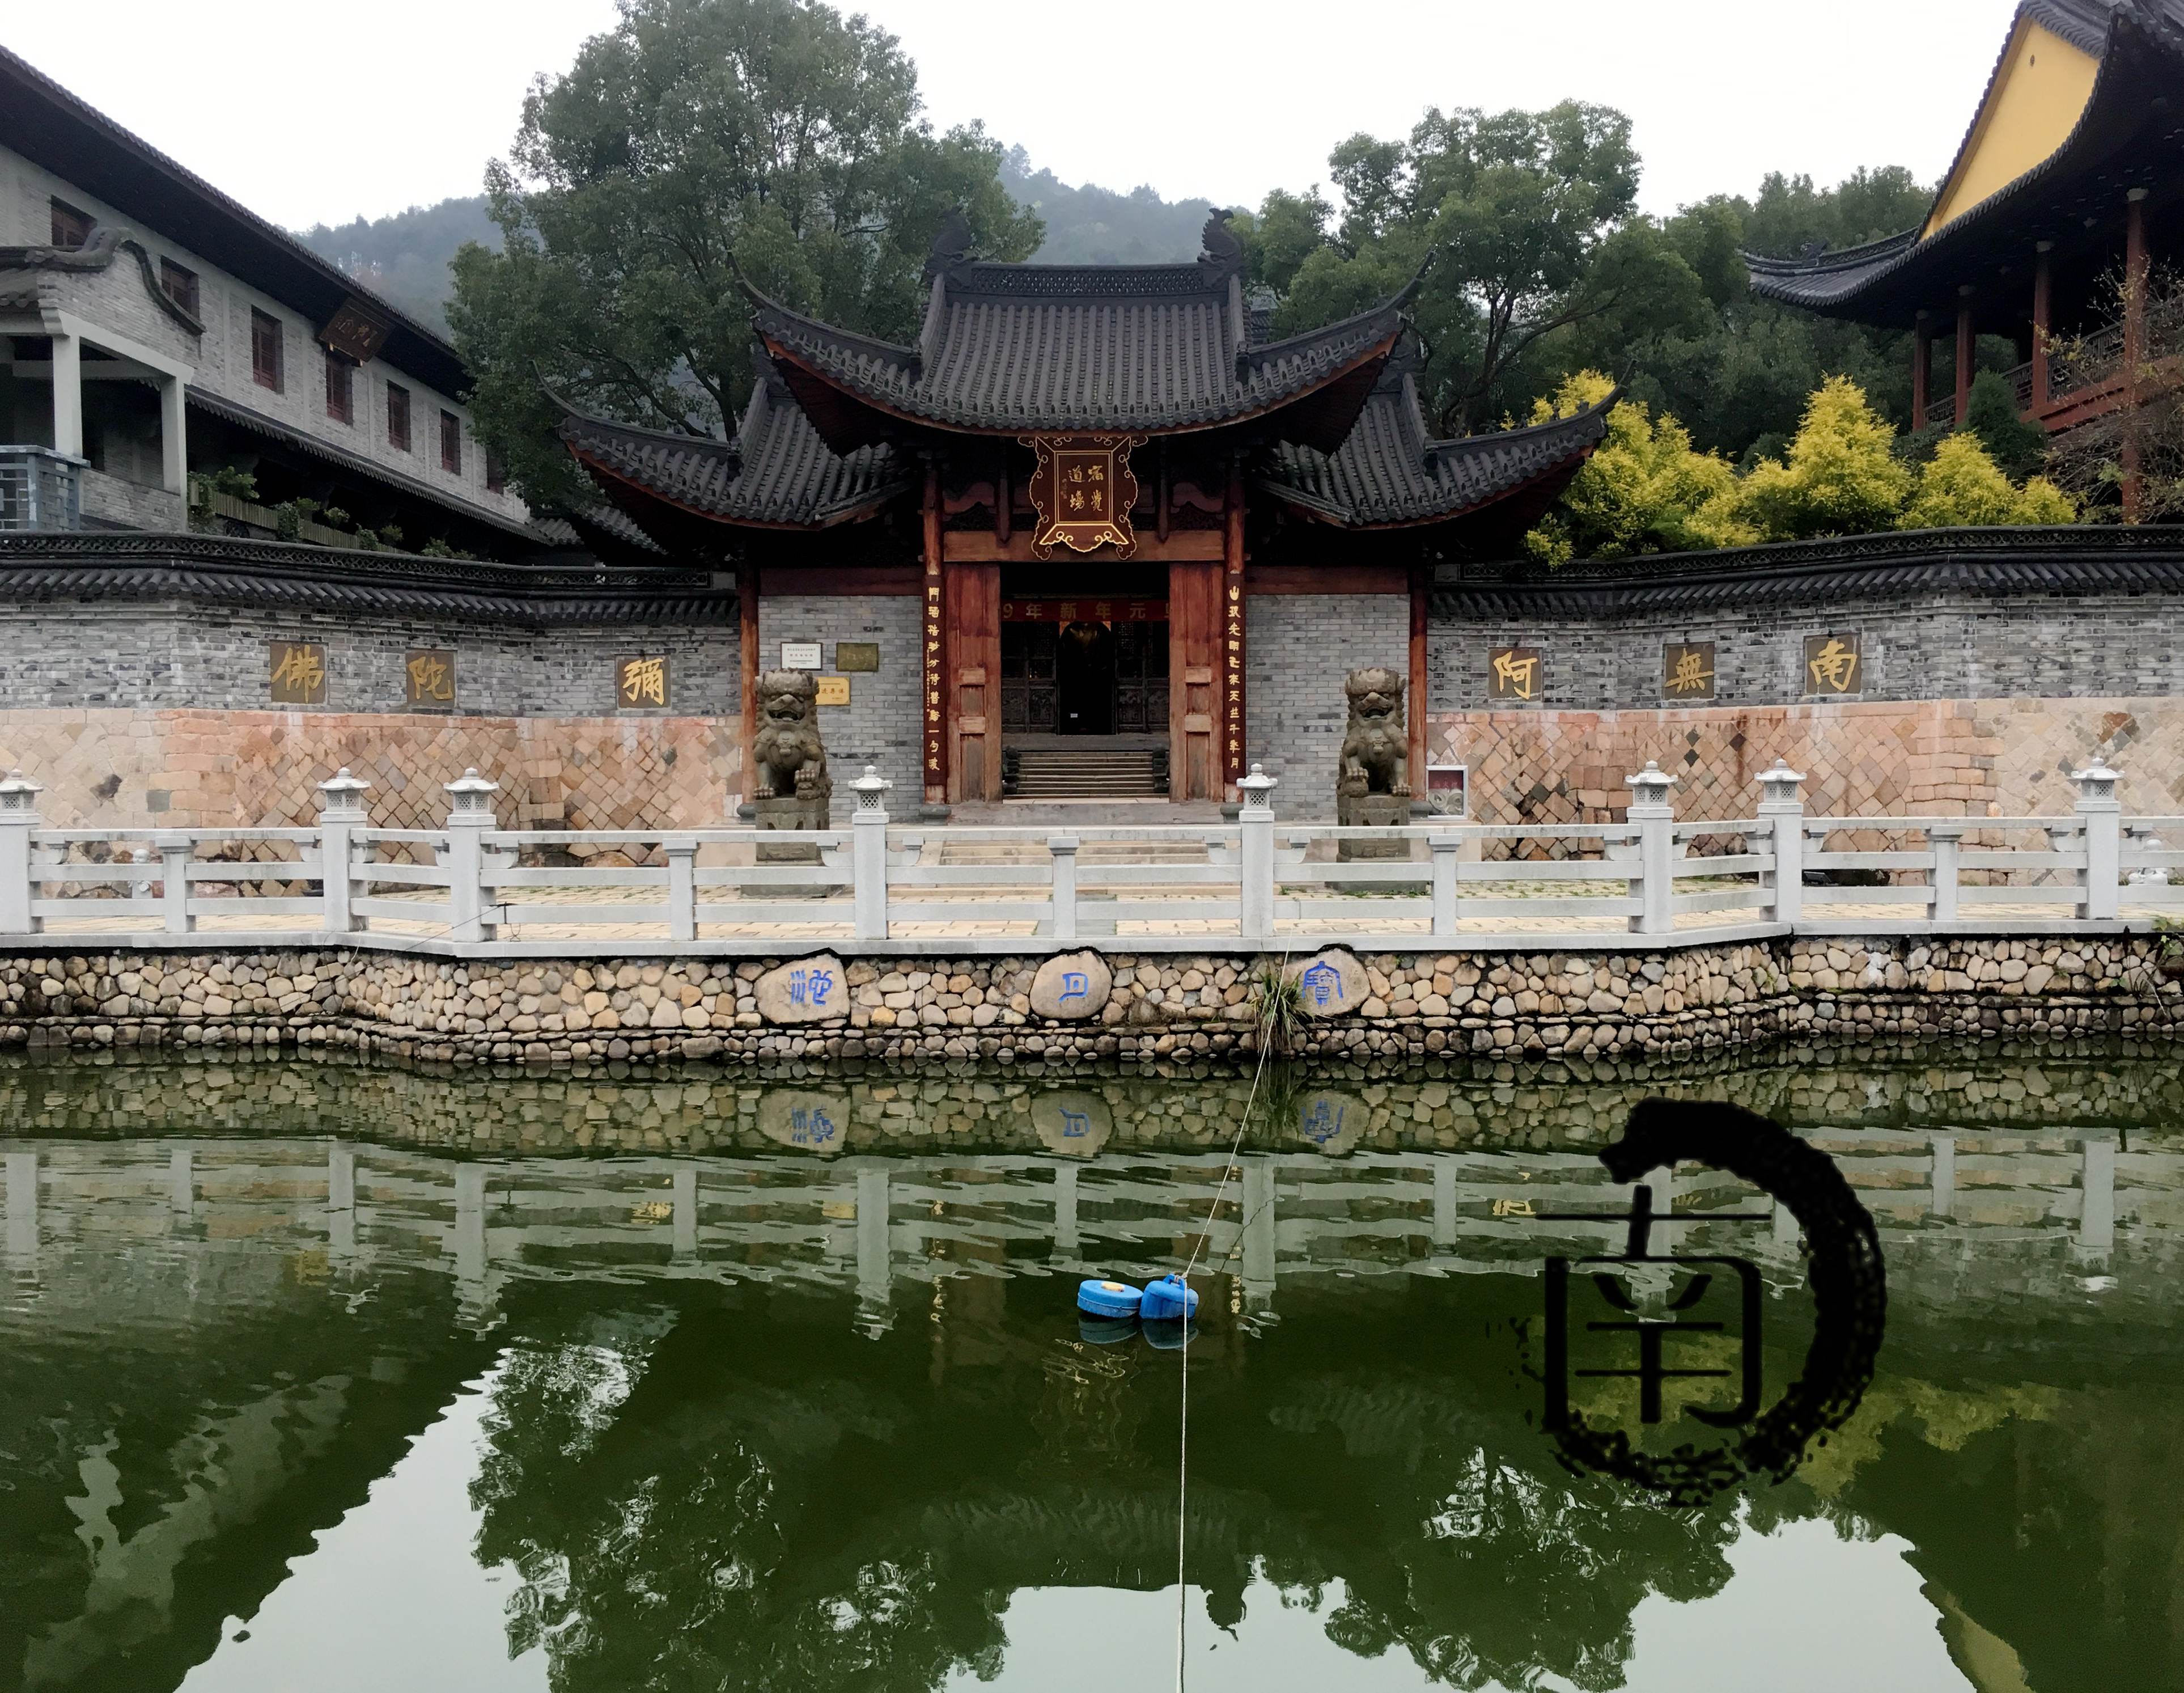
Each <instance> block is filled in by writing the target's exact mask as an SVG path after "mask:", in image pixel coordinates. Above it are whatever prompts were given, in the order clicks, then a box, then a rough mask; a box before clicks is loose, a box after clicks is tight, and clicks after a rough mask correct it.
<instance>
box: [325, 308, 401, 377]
mask: <svg viewBox="0 0 2184 1693" xmlns="http://www.w3.org/2000/svg"><path fill="white" fill-rule="evenodd" d="M387 328H388V324H387V319H386V317H385V316H382V314H381V313H379V312H376V311H375V310H372V309H371V308H370V306H368V305H365V303H364V302H363V301H362V300H360V299H345V300H343V302H342V303H341V306H340V308H339V309H338V310H337V311H336V312H335V313H334V315H333V316H331V317H330V318H328V319H327V320H326V327H324V328H323V329H321V330H320V331H319V339H320V340H321V341H323V342H325V343H326V345H327V346H329V347H331V348H332V349H334V351H336V352H337V353H346V354H348V356H349V357H350V358H352V359H354V360H356V361H357V363H359V365H363V364H369V363H370V361H371V360H374V359H376V358H377V357H378V356H379V349H380V348H381V347H382V346H383V345H385V344H386V341H387Z"/></svg>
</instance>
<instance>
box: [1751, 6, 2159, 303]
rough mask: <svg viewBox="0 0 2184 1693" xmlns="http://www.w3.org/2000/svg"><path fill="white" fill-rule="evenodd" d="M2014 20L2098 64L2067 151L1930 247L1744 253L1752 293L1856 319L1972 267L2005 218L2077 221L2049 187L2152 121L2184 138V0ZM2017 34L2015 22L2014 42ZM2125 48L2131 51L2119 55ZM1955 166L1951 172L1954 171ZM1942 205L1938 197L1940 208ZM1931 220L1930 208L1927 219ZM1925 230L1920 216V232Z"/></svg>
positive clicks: (1945, 229)
mask: <svg viewBox="0 0 2184 1693" xmlns="http://www.w3.org/2000/svg"><path fill="white" fill-rule="evenodd" d="M2016 19H2017V20H2026V19H2029V20H2031V21H2033V22H2035V23H2037V24H2040V25H2042V26H2043V27H2045V28H2047V29H2049V30H2052V31H2054V32H2055V33H2056V34H2057V35H2059V36H2062V37H2063V38H2064V40H2065V41H2067V42H2070V43H2071V45H2072V46H2074V47H2080V48H2082V49H2083V50H2084V51H2085V52H2087V53H2092V54H2093V55H2095V56H2096V57H2098V58H2099V59H2100V60H2101V68H2100V70H2099V72H2098V75H2096V76H2095V78H2094V81H2093V89H2092V96H2091V97H2090V98H2088V99H2087V103H2086V109H2085V111H2084V112H2083V113H2082V114H2081V115H2080V117H2079V119H2078V121H2077V124H2076V126H2075V127H2074V128H2073V129H2072V130H2071V131H2070V135H2069V137H2066V138H2065V139H2064V142H2063V144H2062V145H2061V146H2060V147H2059V148H2056V149H2055V151H2054V152H2053V154H2049V155H2048V158H2047V159H2043V160H2042V162H2041V163H2039V164H2037V165H2034V166H2033V167H2032V168H2031V170H2027V171H2026V172H2025V174H2024V175H2023V176H2020V177H2018V178H2017V179H2016V180H2015V181H2014V182H2011V183H2010V184H2009V186H2008V187H2004V188H2002V189H2000V190H1999V191H1997V193H1993V194H1991V195H1989V196H1988V197H1987V198H1986V199H1985V200H1982V201H1981V203H1980V204H1978V205H1976V206H1975V207H1973V208H1972V209H1971V210H1970V211H1968V212H1965V213H1964V214H1963V215H1960V216H1958V217H1955V218H1953V219H1952V220H1950V221H1949V222H1948V223H1947V224H1946V225H1944V226H1942V228H1940V229H1938V230H1936V232H1934V233H1933V234H1932V235H1931V237H1926V238H1925V239H1924V240H1922V239H1920V238H1919V229H1907V230H1904V231H1903V232H1901V233H1899V234H1896V235H1891V236H1886V237H1883V238H1882V239H1880V240H1879V241H1874V242H1869V243H1866V244H1865V245H1864V246H1863V247H1854V248H1847V249H1844V250H1843V251H1841V252H1840V253H1823V254H1818V255H1815V256H1812V257H1799V258H1789V259H1784V258H1770V257H1768V256H1766V255H1764V254H1754V253H1747V254H1743V255H1742V256H1743V259H1744V263H1745V266H1746V268H1747V270H1748V271H1750V273H1751V277H1752V292H1753V293H1756V294H1758V295H1759V296H1760V297H1761V298H1762V299H1775V300H1780V301H1781V302H1783V303H1784V304H1785V305H1797V306H1802V307H1804V308H1806V309H1807V310H1812V311H1819V312H1826V313H1830V314H1834V315H1837V316H1853V317H1855V316H1858V313H1859V311H1860V310H1861V309H1874V308H1875V307H1878V306H1880V305H1883V304H1884V302H1883V299H1882V297H1883V296H1884V295H1885V294H1887V293H1892V292H1893V291H1894V289H1895V288H1898V287H1904V286H1908V287H1912V288H1917V287H1918V286H1919V279H1920V278H1921V277H1922V276H1923V275H1924V274H1925V271H1926V270H1927V267H1928V265H1929V263H1930V262H1931V263H1933V264H1936V265H1941V266H1942V267H1945V268H1947V267H1955V268H1957V269H1961V268H1964V265H1965V264H1966V263H1968V262H1975V260H1973V256H1972V255H1971V254H1968V253H1966V252H1964V249H1966V248H1967V247H1969V246H1970V245H1973V244H1975V243H1978V242H1979V241H1981V240H1983V239H1985V238H1986V231H1987V229H1988V228H1989V227H1990V226H1992V224H1993V222H1994V221H1995V220H1996V219H1997V217H1998V216H2001V215H2004V214H2005V213H2007V214H2009V215H2012V216H2015V217H2022V216H2028V215H2029V216H2042V215H2044V216H2047V217H2048V220H2049V221H2068V222H2072V223H2075V219H2076V218H2077V217H2078V216H2079V215H2081V214H2082V212H2083V210H2084V208H2083V206H2082V205H2081V204H2078V202H2077V201H2075V200H2073V201H2071V203H2070V204H2069V205H2068V206H2067V207H2064V206H2061V205H2057V206H2054V207H2050V206H2048V205H2047V204H2045V199H2046V198H2048V196H2047V194H2046V191H2047V190H2048V188H2049V187H2050V185H2051V184H2054V183H2057V182H2059V181H2067V179H2068V178H2069V177H2070V175H2071V174H2072V173H2074V172H2079V171H2083V170H2092V169H2094V168H2097V167H2098V166H2099V165H2102V164H2103V163H2104V162H2109V161H2110V160H2111V159H2112V156H2113V155H2114V154H2115V153H2116V151H2117V150H2118V149H2119V148H2121V147H2123V146H2125V145H2126V143H2128V142H2131V141H2133V140H2134V139H2135V138H2136V137H2139V136H2140V135H2141V132H2142V130H2144V129H2145V128H2146V127H2147V126H2148V122H2149V120H2156V127H2157V129H2158V128H2159V124H2160V123H2164V122H2165V124H2166V125H2167V128H2166V130H2165V131H2163V132H2160V133H2159V134H2158V135H2157V137H2156V139H2157V140H2158V141H2159V142H2164V143H2165V144H2166V145H2168V146H2169V147H2170V148H2171V149H2172V151H2174V150H2175V149H2176V147H2177V144H2178V142H2180V140H2184V128H2180V126H2179V119H2178V115H2177V113H2176V111H2175V110H2174V109H2173V107H2174V103H2175V99H2174V92H2173V91H2174V88H2175V87H2176V83H2177V81H2178V79H2179V76H2180V74H2184V0H2021V3H2020V5H2019V7H2018V8H2017V13H2016ZM2015 31H2016V24H2015V21H2013V23H2012V25H2011V31H2010V34H2011V36H2014V34H2015ZM2119 44H2127V45H2128V47H2130V48H2131V49H2132V50H2130V51H2126V52H2118V51H2117V50H2116V49H2117V47H2118V46H2119ZM2008 56H2009V40H2008V39H2007V38H2005V41H2004V42H2003V49H2002V53H2001V54H2000V55H1999V56H1998V57H1997V59H1996V61H1995V67H1994V70H1993V71H1992V73H1991V74H1990V75H1989V77H1988V80H1987V87H1986V92H1985V93H1983V94H1982V95H1981V99H1980V103H1979V105H1978V106H1977V107H1975V109H1974V111H1973V115H1972V117H1971V119H1970V126H1969V127H1968V128H1967V130H1966V133H1965V137H1964V142H1963V143H1961V144H1960V145H1959V147H1958V158H1959V159H1961V157H1962V155H1963V151H1964V146H1967V145H1969V144H1970V140H1971V131H1972V129H1973V128H1975V127H1976V126H1977V123H1978V118H1979V113H1980V112H1981V110H1983V109H1985V107H1986V101H1987V99H1988V98H1990V97H1991V96H1992V92H1993V89H1994V84H1995V81H1996V79H1997V78H1998V77H1999V76H2000V75H2001V74H2002V70H2003V64H2005V63H2006V62H2007V59H2008ZM2163 95H2166V96H2168V97H2169V98H2170V108H2171V109H2168V110H2167V111H2166V113H2165V115H2164V112H2163V110H2162V109H2158V108H2157V107H2156V106H2155V103H2154V102H2155V98H2156V97H2157V96H2163ZM2145 162H2146V163H2147V164H2148V165H2151V164H2152V161H2151V160H2148V161H2145ZM1954 168H1955V167H1954V165H1952V167H1951V171H1952V174H1953V171H1954ZM1948 180H1949V179H1948V177H1947V176H1944V178H1943V179H1942V188H1941V190H1940V191H1939V192H1940V193H1946V192H1947V187H1948ZM1939 203H1940V202H1939V198H1938V195H1937V198H1936V205H1938V204H1939ZM1931 215H1932V213H1931V210H1930V211H1929V213H1928V217H1930V218H1931ZM1924 227H1925V220H1923V219H1922V220H1921V221H1920V225H1919V228H1924ZM1962 280H1963V278H1962V277H1958V276H1956V275H1955V274H1954V273H1953V271H1952V274H1951V275H1949V276H1948V277H1946V278H1942V282H1944V283H1945V284H1946V288H1940V289H1936V288H1929V289H1928V290H1927V292H1929V293H1936V292H1953V289H1954V287H1955V284H1956V283H1957V282H1960V281H1962Z"/></svg>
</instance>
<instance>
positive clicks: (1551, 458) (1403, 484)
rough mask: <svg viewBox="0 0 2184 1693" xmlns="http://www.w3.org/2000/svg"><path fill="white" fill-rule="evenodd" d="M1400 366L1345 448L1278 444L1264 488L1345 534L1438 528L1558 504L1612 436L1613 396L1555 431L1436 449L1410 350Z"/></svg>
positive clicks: (1548, 426) (1513, 432)
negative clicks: (1508, 506) (1533, 502)
mask: <svg viewBox="0 0 2184 1693" xmlns="http://www.w3.org/2000/svg"><path fill="white" fill-rule="evenodd" d="M1398 360H1399V362H1398V363H1397V364H1396V365H1393V366H1391V367H1390V370H1389V372H1388V373H1387V374H1386V375H1385V376H1384V377H1382V378H1381V380H1380V382H1379V385H1378V386H1377V387H1375V388H1374V389H1373V394H1372V396H1371V397H1370V398H1369V399H1368V400H1367V401H1366V404H1365V409H1364V411H1363V412H1362V414H1360V416H1359V417H1358V419H1357V427H1354V428H1353V429H1351V432H1350V436H1349V439H1347V440H1346V441H1344V442H1343V444H1341V446H1340V447H1339V448H1337V449H1336V450H1334V452H1332V453H1321V452H1315V451H1314V450H1312V448H1310V447H1300V446H1295V445H1293V444H1290V443H1287V442H1284V443H1282V444H1280V445H1279V446H1277V447H1276V448H1275V449H1274V450H1273V452H1272V454H1271V455H1269V457H1268V461H1267V462H1266V463H1265V464H1264V465H1263V466H1262V469H1261V471H1260V472H1259V475H1258V477H1257V481H1258V483H1259V485H1260V486H1261V487H1262V488H1264V489H1267V490H1268V492H1270V493H1272V494H1276V495H1278V496H1279V497H1280V498H1281V499H1283V500H1287V501H1288V502H1289V503H1290V504H1291V505H1292V506H1298V507H1301V508H1302V509H1303V510H1304V511H1307V513H1309V514H1310V515H1311V516H1312V517H1318V518H1319V519H1320V520H1321V521H1323V522H1329V523H1337V524H1340V525H1342V526H1343V527H1344V528H1396V527H1401V526H1405V525H1409V524H1416V523H1434V522H1446V520H1448V519H1449V518H1451V517H1462V516H1463V515H1464V514H1465V513H1467V512H1470V511H1478V510H1479V508H1481V507H1482V506H1489V505H1491V504H1492V503H1493V502H1495V501H1496V500H1501V499H1502V498H1504V497H1505V496H1507V495H1508V494H1513V493H1515V492H1516V491H1517V490H1518V489H1535V490H1536V489H1540V486H1541V484H1542V483H1548V484H1551V486H1550V487H1549V488H1548V489H1546V493H1547V495H1548V497H1550V498H1552V495H1553V494H1559V493H1560V492H1561V491H1562V489H1563V487H1564V486H1566V485H1567V484H1568V481H1569V478H1571V477H1573V476H1574V475H1576V474H1577V472H1578V470H1579V468H1580V467H1581V466H1583V464H1584V463H1585V460H1586V459H1587V458H1588V457H1590V456H1591V454H1592V450H1593V449H1594V448H1596V447H1597V446H1598V445H1599V444H1600V443H1601V442H1602V439H1605V438H1606V436H1607V411H1608V408H1609V407H1610V406H1612V405H1614V403H1615V397H1614V396H1613V395H1611V396H1609V398H1607V400H1602V402H1601V403H1600V404H1599V405H1595V406H1592V407H1590V408H1588V409H1587V410H1585V411H1580V412H1579V413H1578V414H1577V415H1576V416H1573V417H1564V418H1559V419H1557V420H1556V421H1555V422H1550V423H1541V424H1535V425H1534V426H1532V427H1529V428H1524V429H1505V430H1502V431H1500V432H1498V433H1494V434H1487V435H1468V436H1465V437H1463V439H1460V440H1452V441H1436V440H1430V439H1427V435H1426V428H1425V420H1424V415H1423V413H1422V412H1421V411H1420V409H1419V405H1418V384H1417V381H1416V378H1415V376H1414V375H1413V373H1412V372H1413V364H1412V359H1411V358H1410V357H1409V356H1407V349H1406V353H1405V354H1401V355H1398Z"/></svg>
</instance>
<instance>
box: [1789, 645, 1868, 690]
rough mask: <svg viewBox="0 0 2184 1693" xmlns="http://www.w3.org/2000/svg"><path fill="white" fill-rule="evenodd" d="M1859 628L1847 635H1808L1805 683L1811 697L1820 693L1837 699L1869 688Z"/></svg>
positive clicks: (1805, 688)
mask: <svg viewBox="0 0 2184 1693" xmlns="http://www.w3.org/2000/svg"><path fill="white" fill-rule="evenodd" d="M1861 639H1862V638H1861V636H1860V635H1859V633H1858V630H1856V629H1853V630H1851V631H1850V632H1849V633H1848V634H1814V635H1807V636H1806V637H1805V686H1804V691H1805V694H1806V696H1807V697H1808V698H1810V697H1812V696H1814V695H1818V696H1820V697H1821V698H1823V699H1834V698H1835V697H1836V696H1838V695H1842V694H1863V693H1864V691H1865V654H1864V648H1863V646H1862V645H1861Z"/></svg>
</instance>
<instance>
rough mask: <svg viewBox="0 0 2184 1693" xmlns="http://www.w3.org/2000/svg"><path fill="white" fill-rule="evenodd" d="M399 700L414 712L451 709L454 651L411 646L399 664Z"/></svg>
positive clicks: (452, 700) (444, 648)
mask: <svg viewBox="0 0 2184 1693" xmlns="http://www.w3.org/2000/svg"><path fill="white" fill-rule="evenodd" d="M402 702H403V704H404V705H406V706H407V707H409V709H410V710H411V711H413V712H432V711H442V712H444V711H452V710H454V704H455V655H454V652H453V651H450V650H448V648H446V647H441V646H413V647H411V648H410V649H409V656H408V657H406V658H405V659H404V661H403V665H402Z"/></svg>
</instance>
